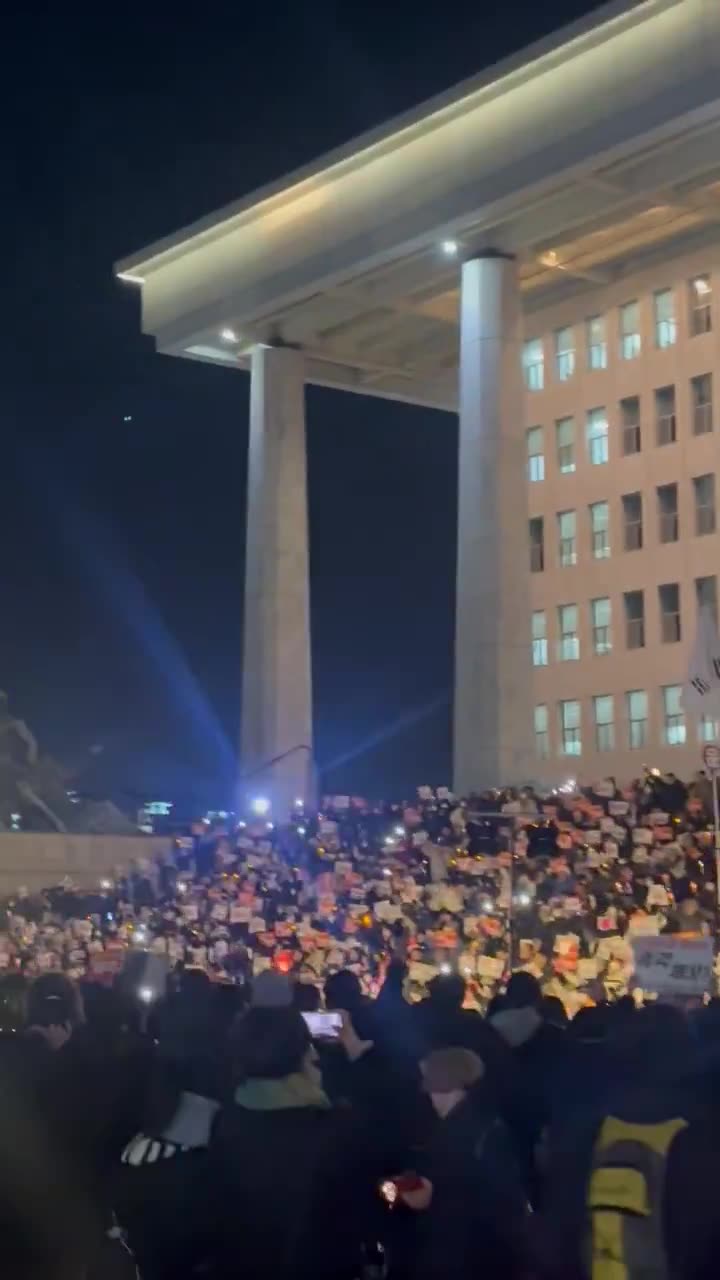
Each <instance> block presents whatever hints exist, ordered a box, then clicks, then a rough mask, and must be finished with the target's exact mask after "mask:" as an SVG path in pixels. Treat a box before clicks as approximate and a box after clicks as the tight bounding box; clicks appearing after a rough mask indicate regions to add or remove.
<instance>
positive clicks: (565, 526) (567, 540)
mask: <svg viewBox="0 0 720 1280" xmlns="http://www.w3.org/2000/svg"><path fill="white" fill-rule="evenodd" d="M557 522H558V552H559V557H560V565H561V567H562V568H563V569H567V568H569V567H570V566H571V565H574V564H577V547H576V537H577V528H576V520H575V512H574V511H560V512H559V513H558V518H557Z"/></svg>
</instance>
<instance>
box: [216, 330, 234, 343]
mask: <svg viewBox="0 0 720 1280" xmlns="http://www.w3.org/2000/svg"><path fill="white" fill-rule="evenodd" d="M220 337H221V338H222V340H223V342H237V340H238V336H237V334H236V332H235V330H234V329H221V330H220Z"/></svg>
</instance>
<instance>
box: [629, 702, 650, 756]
mask: <svg viewBox="0 0 720 1280" xmlns="http://www.w3.org/2000/svg"><path fill="white" fill-rule="evenodd" d="M625 705H626V708H627V720H628V746H629V747H630V749H631V750H632V751H636V750H638V749H639V748H640V747H646V746H647V740H648V696H647V694H646V692H645V690H644V689H631V690H630V692H629V693H626V694H625Z"/></svg>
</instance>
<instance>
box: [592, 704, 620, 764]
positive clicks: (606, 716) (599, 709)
mask: <svg viewBox="0 0 720 1280" xmlns="http://www.w3.org/2000/svg"><path fill="white" fill-rule="evenodd" d="M593 716H594V719H595V747H596V749H597V750H598V751H612V750H613V749H614V747H615V713H614V707H613V697H612V694H600V695H599V696H598V697H596V698H593Z"/></svg>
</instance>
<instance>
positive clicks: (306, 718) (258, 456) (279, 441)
mask: <svg viewBox="0 0 720 1280" xmlns="http://www.w3.org/2000/svg"><path fill="white" fill-rule="evenodd" d="M242 692H243V700H242V739H241V787H240V790H241V803H245V804H246V803H247V800H248V797H250V796H257V795H263V796H267V798H268V799H269V800H270V801H271V802H272V807H273V816H274V817H276V818H277V820H279V821H282V820H283V819H284V818H285V817H286V816H287V814H288V813H289V812H290V810H291V809H292V806H293V804H294V802H295V800H296V799H297V798H300V797H302V798H303V799H304V800H309V799H310V798H311V796H312V791H313V789H314V788H313V766H312V682H311V666H310V582H309V558H308V519H307V475H306V462H305V384H304V377H303V358H302V355H301V353H300V352H299V351H295V350H293V349H291V348H289V347H265V346H262V347H260V346H259V347H256V348H255V349H254V351H253V353H252V366H251V381H250V449H249V464H248V501H247V547H246V553H245V644H244V657H243V681H242Z"/></svg>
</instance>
